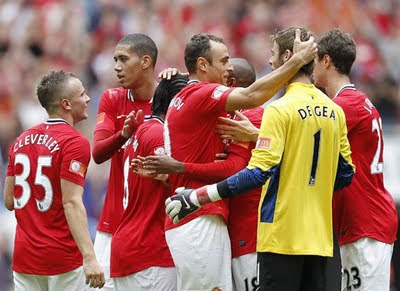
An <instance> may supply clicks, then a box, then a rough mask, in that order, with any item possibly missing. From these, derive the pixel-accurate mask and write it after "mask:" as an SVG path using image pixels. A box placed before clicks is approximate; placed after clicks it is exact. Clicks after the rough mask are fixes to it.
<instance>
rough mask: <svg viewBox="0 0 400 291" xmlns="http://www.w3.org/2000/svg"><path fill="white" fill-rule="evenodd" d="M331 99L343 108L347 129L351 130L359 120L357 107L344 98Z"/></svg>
mask: <svg viewBox="0 0 400 291" xmlns="http://www.w3.org/2000/svg"><path fill="white" fill-rule="evenodd" d="M333 101H334V102H335V103H336V104H337V105H339V106H340V107H341V108H342V109H343V111H344V113H345V118H346V125H347V131H348V132H351V131H352V130H353V128H354V127H355V126H356V125H357V123H358V121H359V120H360V118H359V112H358V110H357V107H356V106H355V104H351V103H350V101H348V100H347V99H346V98H335V99H333Z"/></svg>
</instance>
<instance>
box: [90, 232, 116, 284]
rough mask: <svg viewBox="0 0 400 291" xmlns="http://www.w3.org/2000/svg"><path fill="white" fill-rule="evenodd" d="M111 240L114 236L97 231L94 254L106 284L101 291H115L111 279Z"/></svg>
mask: <svg viewBox="0 0 400 291" xmlns="http://www.w3.org/2000/svg"><path fill="white" fill-rule="evenodd" d="M111 239H112V235H111V234H110V233H107V232H102V231H99V230H98V231H97V232H96V238H95V240H94V253H95V254H96V258H97V261H98V262H99V264H100V266H101V267H102V268H103V271H104V278H105V279H106V283H105V284H104V287H103V288H102V289H101V290H104V291H113V290H115V289H114V282H113V280H112V279H111V278H110V256H111Z"/></svg>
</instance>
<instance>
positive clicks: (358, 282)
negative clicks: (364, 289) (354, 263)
mask: <svg viewBox="0 0 400 291" xmlns="http://www.w3.org/2000/svg"><path fill="white" fill-rule="evenodd" d="M343 272H344V274H345V275H346V278H347V279H346V290H352V289H353V290H355V289H358V288H360V287H361V279H360V272H359V271H358V268H357V267H352V268H351V269H350V272H349V271H348V270H347V269H344V270H343ZM350 273H351V274H350ZM351 277H352V278H351ZM354 281H356V283H355V284H351V282H354Z"/></svg>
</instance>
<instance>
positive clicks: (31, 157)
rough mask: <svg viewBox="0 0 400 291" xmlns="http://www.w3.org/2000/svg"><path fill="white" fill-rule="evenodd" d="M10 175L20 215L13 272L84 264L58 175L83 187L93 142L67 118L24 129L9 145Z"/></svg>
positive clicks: (50, 270) (49, 271)
mask: <svg viewBox="0 0 400 291" xmlns="http://www.w3.org/2000/svg"><path fill="white" fill-rule="evenodd" d="M8 160H9V162H8V168H7V176H14V177H15V186H14V207H15V216H16V218H17V229H16V233H15V242H14V255H13V270H14V271H16V272H18V273H24V274H35V275H57V274H62V273H66V272H69V271H71V270H74V269H76V268H78V267H79V266H81V265H82V256H81V253H80V252H79V249H78V246H77V245H76V243H75V241H74V239H73V237H72V234H71V232H70V230H69V227H68V223H67V220H66V218H65V214H64V208H63V205H62V193H61V183H60V179H65V180H68V181H71V182H73V183H76V184H78V185H80V186H82V187H83V185H84V180H85V175H86V169H87V166H88V164H89V160H90V145H89V141H88V140H87V139H86V137H84V136H83V135H82V134H80V133H79V132H78V131H76V130H75V129H74V128H73V127H72V126H70V125H69V124H68V123H67V122H66V121H65V120H63V119H49V120H48V121H46V122H45V123H42V124H40V125H38V126H35V127H33V128H31V129H29V130H27V131H25V132H24V133H22V134H21V135H20V136H19V137H18V138H17V139H16V141H15V143H14V144H13V145H12V146H11V148H10V152H9V157H8Z"/></svg>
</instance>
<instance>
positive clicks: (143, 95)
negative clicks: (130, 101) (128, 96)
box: [130, 78, 157, 101]
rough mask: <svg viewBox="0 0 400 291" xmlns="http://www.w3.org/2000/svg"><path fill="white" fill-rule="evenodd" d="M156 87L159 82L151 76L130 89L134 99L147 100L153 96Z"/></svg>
mask: <svg viewBox="0 0 400 291" xmlns="http://www.w3.org/2000/svg"><path fill="white" fill-rule="evenodd" d="M156 87H157V82H156V81H155V80H154V78H152V79H150V78H149V79H147V80H144V81H142V82H140V84H139V85H138V86H135V87H134V88H130V90H131V93H132V96H133V98H134V99H137V100H143V101H147V100H150V99H151V98H153V95H154V91H155V90H156Z"/></svg>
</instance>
